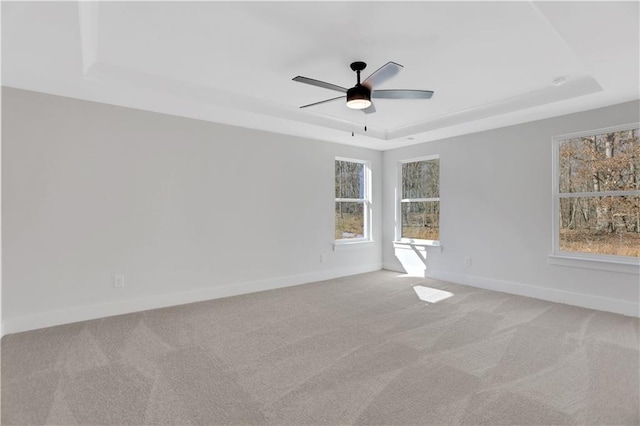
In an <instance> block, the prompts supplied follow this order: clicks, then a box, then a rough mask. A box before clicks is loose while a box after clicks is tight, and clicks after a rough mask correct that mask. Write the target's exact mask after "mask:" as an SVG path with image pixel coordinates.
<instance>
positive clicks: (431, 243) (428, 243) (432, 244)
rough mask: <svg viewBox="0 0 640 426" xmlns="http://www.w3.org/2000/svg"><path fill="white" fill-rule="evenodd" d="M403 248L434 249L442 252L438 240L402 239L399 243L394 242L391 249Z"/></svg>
mask: <svg viewBox="0 0 640 426" xmlns="http://www.w3.org/2000/svg"><path fill="white" fill-rule="evenodd" d="M398 246H401V247H400V248H404V246H414V247H425V248H435V249H436V250H438V251H440V252H442V245H440V241H438V240H412V239H406V238H405V239H402V240H400V241H394V242H393V247H394V248H398Z"/></svg>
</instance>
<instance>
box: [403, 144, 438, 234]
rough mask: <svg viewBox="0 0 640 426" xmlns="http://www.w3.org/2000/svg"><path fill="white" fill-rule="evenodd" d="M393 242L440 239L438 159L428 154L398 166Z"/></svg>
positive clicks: (436, 156)
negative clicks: (395, 240) (396, 225)
mask: <svg viewBox="0 0 640 426" xmlns="http://www.w3.org/2000/svg"><path fill="white" fill-rule="evenodd" d="M398 183H399V185H398V186H399V190H400V191H399V192H400V196H399V200H398V206H397V209H398V211H397V217H398V218H399V221H398V222H397V223H398V225H399V226H398V227H397V230H396V233H397V235H396V239H399V240H400V241H415V240H420V241H431V242H437V241H439V240H440V157H439V156H438V155H431V156H428V157H422V158H417V159H412V160H407V161H402V162H400V164H399V165H398Z"/></svg>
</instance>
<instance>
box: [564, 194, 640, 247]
mask: <svg viewBox="0 0 640 426" xmlns="http://www.w3.org/2000/svg"><path fill="white" fill-rule="evenodd" d="M559 213H560V250H561V251H571V252H580V253H593V254H614V255H618V256H640V230H639V228H640V197H637V196H614V197H584V198H582V197H581V198H560V212H559Z"/></svg>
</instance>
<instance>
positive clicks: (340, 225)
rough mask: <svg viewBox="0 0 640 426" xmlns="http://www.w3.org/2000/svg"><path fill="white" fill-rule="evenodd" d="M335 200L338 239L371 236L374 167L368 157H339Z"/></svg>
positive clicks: (359, 239)
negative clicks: (372, 171)
mask: <svg viewBox="0 0 640 426" xmlns="http://www.w3.org/2000/svg"><path fill="white" fill-rule="evenodd" d="M335 202H336V206H335V239H336V242H337V243H341V242H357V241H369V240H371V170H370V167H369V163H368V162H367V161H362V160H354V159H350V158H336V160H335Z"/></svg>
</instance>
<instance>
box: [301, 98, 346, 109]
mask: <svg viewBox="0 0 640 426" xmlns="http://www.w3.org/2000/svg"><path fill="white" fill-rule="evenodd" d="M344 98H345V97H344V96H338V97H337V98H331V99H325V100H324V101H320V102H314V103H312V104H309V105H302V106H301V107H300V108H308V107H311V106H314V105H320V104H324V103H327V102H333V101H337V100H338V99H344Z"/></svg>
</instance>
